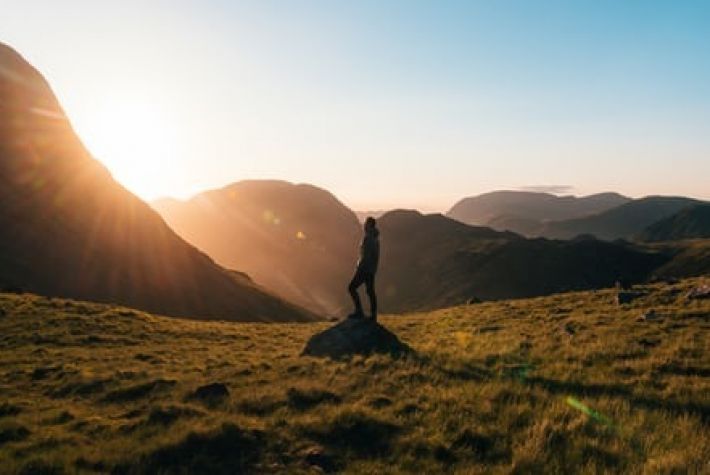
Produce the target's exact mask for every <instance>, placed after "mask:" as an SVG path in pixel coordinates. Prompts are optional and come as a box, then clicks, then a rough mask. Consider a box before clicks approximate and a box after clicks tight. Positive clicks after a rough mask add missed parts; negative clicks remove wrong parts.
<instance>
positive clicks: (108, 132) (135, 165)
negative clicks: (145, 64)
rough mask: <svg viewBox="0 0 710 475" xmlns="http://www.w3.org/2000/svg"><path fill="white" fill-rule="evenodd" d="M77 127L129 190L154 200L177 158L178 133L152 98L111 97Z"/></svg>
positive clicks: (93, 151) (87, 144)
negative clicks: (162, 179) (88, 119)
mask: <svg viewBox="0 0 710 475" xmlns="http://www.w3.org/2000/svg"><path fill="white" fill-rule="evenodd" d="M92 109H93V113H92V114H90V115H89V116H90V117H91V120H90V121H87V122H86V123H80V124H77V131H78V133H79V135H80V136H81V137H82V139H83V140H84V143H85V145H86V146H87V148H88V149H89V151H90V152H91V153H92V155H94V157H96V158H97V159H98V160H100V161H101V162H102V163H103V164H104V165H106V166H107V167H108V169H109V170H110V171H111V173H112V174H113V176H114V178H116V180H118V181H119V182H120V183H121V184H123V185H124V186H125V187H126V188H128V189H129V190H131V191H132V192H134V193H136V194H137V195H139V196H141V197H142V198H146V199H150V198H153V197H155V196H156V195H157V194H158V193H159V190H160V189H161V186H160V183H161V177H165V176H166V174H168V173H169V171H170V168H171V162H172V160H173V158H174V157H175V144H176V143H177V138H178V137H177V135H178V134H177V133H176V132H175V130H174V128H173V124H171V123H170V120H169V117H168V116H167V114H166V111H164V110H162V109H161V107H160V104H157V103H155V102H152V101H150V100H149V99H143V98H141V99H139V98H121V97H111V98H107V99H106V100H104V101H102V102H101V103H100V104H96V105H95V106H94V107H92Z"/></svg>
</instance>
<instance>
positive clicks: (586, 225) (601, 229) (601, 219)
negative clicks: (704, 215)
mask: <svg viewBox="0 0 710 475" xmlns="http://www.w3.org/2000/svg"><path fill="white" fill-rule="evenodd" d="M702 203H703V202H702V201H699V200H695V199H692V198H685V197H668V196H649V197H646V198H640V199H635V200H633V199H631V198H627V197H625V196H622V195H619V194H618V193H601V194H597V195H590V196H585V197H580V198H576V197H573V196H561V197H558V196H555V195H551V194H548V193H531V192H523V191H498V192H492V193H486V194H483V195H479V196H474V197H470V198H465V199H463V200H461V201H459V202H458V203H457V204H456V205H454V206H453V207H452V208H451V210H449V212H448V213H447V216H449V217H451V218H453V219H457V220H459V221H461V222H464V223H467V224H473V225H481V226H490V227H492V228H494V229H498V230H508V231H514V232H517V233H519V234H522V235H524V236H527V237H547V238H551V239H572V238H575V237H577V236H580V235H590V236H594V237H596V238H598V239H604V240H615V239H633V238H634V237H637V236H639V235H641V234H642V233H643V232H644V230H645V229H646V228H647V227H648V226H650V225H652V224H654V223H656V222H657V221H660V220H662V219H666V218H668V217H670V216H672V215H673V214H675V213H678V212H680V211H681V210H684V209H686V208H689V207H691V206H694V205H698V204H702Z"/></svg>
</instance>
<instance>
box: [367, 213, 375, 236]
mask: <svg viewBox="0 0 710 475" xmlns="http://www.w3.org/2000/svg"><path fill="white" fill-rule="evenodd" d="M376 227H377V221H375V218H373V217H372V216H368V218H367V219H366V220H365V232H368V231H372V230H373V229H375V228H376Z"/></svg>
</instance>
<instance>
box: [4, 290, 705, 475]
mask: <svg viewBox="0 0 710 475" xmlns="http://www.w3.org/2000/svg"><path fill="white" fill-rule="evenodd" d="M700 282H701V280H700V279H695V280H688V281H683V282H679V283H675V284H671V285H665V284H657V285H649V286H644V287H643V288H640V289H638V290H639V292H640V293H642V296H640V297H639V298H637V299H635V300H633V301H632V302H631V303H629V304H625V305H621V306H619V305H617V304H616V302H615V293H614V292H612V291H611V290H609V291H599V292H579V293H570V294H563V295H553V296H549V297H544V298H537V299H528V300H517V301H504V302H495V303H479V304H476V305H468V306H462V307H455V308H450V309H444V310H441V311H437V312H430V313H422V314H413V315H404V316H392V317H387V316H385V317H384V318H383V319H382V321H383V323H384V325H385V326H386V327H387V328H388V329H389V330H390V331H392V332H394V333H395V334H397V336H398V337H399V338H400V339H401V340H402V341H403V342H405V343H406V344H407V345H409V346H410V347H411V348H412V349H413V350H414V352H413V353H411V354H406V355H401V356H399V357H395V356H391V355H387V354H373V355H370V356H361V355H355V356H352V357H350V358H345V359H343V360H331V359H323V358H313V357H302V356H300V353H301V351H302V349H303V346H304V345H305V343H306V341H307V340H308V339H309V337H310V336H312V335H313V334H315V333H317V332H319V331H322V330H323V329H325V328H326V327H327V326H328V324H325V323H318V324H308V325H289V324H278V325H275V324H261V325H260V324H229V323H218V322H196V321H187V320H176V319H168V318H162V317H156V316H152V315H148V314H145V313H143V312H137V311H134V310H130V309H123V308H116V307H111V306H107V305H98V304H91V303H86V302H72V301H68V300H62V299H46V298H43V297H36V296H31V295H14V294H0V308H3V309H4V310H5V315H4V316H3V317H2V318H0V391H1V393H2V395H3V398H4V400H3V402H2V403H1V404H0V460H2V462H3V465H2V469H1V470H0V472H9V473H63V472H64V473H66V472H68V473H74V472H77V471H78V472H88V473H91V472H114V473H195V472H196V473H217V474H218V473H243V472H247V473H248V472H266V473H270V472H271V473H274V472H275V473H278V472H296V473H298V472H301V473H308V472H311V471H313V470H322V471H326V472H327V471H345V472H351V473H352V472H354V473H384V472H387V473H389V472H393V471H394V472H418V473H442V472H455V473H476V472H485V473H521V474H522V473H574V472H581V473H604V472H631V473H701V472H703V470H707V461H708V460H710V430H709V428H708V427H709V424H710V380H709V376H710V353H708V351H707V343H708V341H710V301H708V300H692V301H690V300H687V299H686V298H685V295H687V292H688V290H689V289H690V288H691V287H693V286H695V285H699V283H700ZM651 309H653V310H654V312H655V318H654V319H653V320H644V319H643V318H642V315H643V314H644V313H646V312H648V311H649V310H651ZM223 387H224V388H228V391H224V390H222V389H221V388H223ZM200 388H207V389H204V390H203V392H204V394H203V396H204V397H202V396H200V397H192V396H195V395H196V394H197V392H198V390H199V389H200ZM210 395H215V397H216V400H215V401H211V396H210Z"/></svg>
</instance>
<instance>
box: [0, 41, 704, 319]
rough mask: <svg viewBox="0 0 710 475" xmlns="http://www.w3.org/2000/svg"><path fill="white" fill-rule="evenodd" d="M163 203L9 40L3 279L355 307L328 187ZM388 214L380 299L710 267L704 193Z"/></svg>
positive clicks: (238, 189)
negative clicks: (90, 133) (100, 148)
mask: <svg viewBox="0 0 710 475" xmlns="http://www.w3.org/2000/svg"><path fill="white" fill-rule="evenodd" d="M153 207H154V209H155V210H157V211H158V212H159V213H160V215H162V218H161V216H160V215H159V214H158V213H157V212H156V211H154V210H153V209H151V208H150V207H149V206H148V205H146V204H145V203H144V202H142V201H141V200H140V199H138V198H137V197H135V196H134V195H132V194H131V193H129V192H128V191H127V190H125V189H124V188H123V187H122V186H120V185H119V184H118V183H116V182H115V181H114V180H113V178H112V177H111V175H110V174H109V172H108V171H107V170H106V169H105V168H104V167H103V166H102V165H101V164H99V163H98V162H97V161H96V160H94V159H93V158H92V157H91V156H90V155H89V153H88V152H87V151H86V149H85V148H84V147H83V145H82V144H81V142H80V140H79V139H78V137H77V136H76V135H75V133H74V131H73V130H72V128H71V126H70V124H69V122H68V120H67V119H66V116H65V115H64V112H63V111H62V109H61V107H60V105H59V104H58V102H57V100H56V98H55V97H54V95H53V93H52V91H51V89H50V88H49V86H48V84H47V83H46V82H45V80H44V79H43V78H42V76H41V75H40V74H39V73H38V72H37V71H35V70H34V69H33V68H32V67H31V66H30V65H29V64H28V63H26V62H25V61H24V60H23V59H22V58H21V57H20V56H19V55H18V54H17V53H15V52H14V51H13V50H11V49H10V48H8V47H6V46H1V45H0V291H2V290H14V291H18V290H27V291H32V292H35V293H40V294H44V295H48V296H62V297H70V298H77V299H84V300H93V301H100V302H111V303H118V304H124V305H128V306H132V307H136V308H139V309H144V310H147V311H151V312H154V313H162V314H166V315H173V316H185V317H192V318H213V319H224V320H234V321H310V320H315V319H317V318H318V317H317V316H316V315H317V314H319V315H328V316H342V315H344V314H345V313H347V312H348V311H349V309H350V302H349V298H348V294H347V292H346V286H347V283H348V281H349V279H350V277H351V275H352V272H353V270H354V266H355V262H356V260H357V256H358V243H359V240H360V238H361V235H362V229H361V228H362V225H361V223H360V220H359V219H358V216H357V215H356V214H355V213H354V212H353V211H351V210H350V209H348V208H347V207H346V206H344V205H343V204H342V203H341V202H340V201H338V199H337V198H336V197H335V196H333V195H332V194H331V193H329V192H328V191H326V190H322V189H319V188H317V187H314V186H311V185H306V184H292V183H288V182H284V181H274V180H267V181H258V180H252V181H242V182H237V183H234V184H232V185H229V186H226V187H224V188H222V189H219V190H212V191H207V192H204V193H201V194H200V195H197V196H196V197H194V198H192V199H190V200H188V201H177V200H171V199H168V200H159V201H157V202H155V203H153ZM368 214H373V213H368ZM374 214H376V215H379V213H374ZM362 217H363V216H360V218H362ZM166 222H167V224H166ZM378 222H379V227H380V230H381V246H382V251H381V265H380V273H379V275H378V277H377V287H378V289H379V294H380V299H381V308H382V310H383V311H384V312H404V311H411V310H425V309H432V308H436V307H441V306H447V305H452V304H460V303H464V302H467V301H477V300H478V299H483V300H488V299H503V298H514V297H529V296H536V295H545V294H550V293H555V292H562V291H567V290H576V289H580V290H581V289H591V288H598V287H606V286H610V285H612V284H613V283H614V282H615V281H616V280H618V279H623V280H629V281H644V280H647V279H651V278H658V277H660V278H664V277H683V276H691V275H705V274H707V273H709V272H710V240H709V239H703V238H707V237H708V203H706V202H702V201H699V200H694V199H690V198H684V197H659V196H656V197H647V198H642V199H637V200H632V199H630V198H627V197H624V196H622V195H619V194H617V193H602V194H598V195H592V196H587V197H582V198H575V197H569V196H567V197H557V196H555V195H550V194H545V193H531V192H511V191H501V192H494V193H487V194H485V195H481V196H478V197H471V198H466V199H464V200H461V201H460V202H459V203H457V204H456V205H455V206H454V207H453V208H452V209H451V211H449V213H448V216H443V215H440V214H428V215H424V214H421V213H419V212H416V211H404V210H396V211H391V212H387V213H384V214H382V216H379V219H378ZM477 224H478V225H477ZM168 225H169V226H171V227H168ZM492 228H496V229H492ZM173 229H174V230H175V231H173ZM513 231H515V232H513ZM176 233H177V234H176ZM178 234H179V236H178ZM524 236H527V238H526V237H524ZM538 236H546V237H549V238H554V239H547V238H541V237H538ZM530 237H533V238H530ZM595 237H596V238H599V239H602V240H599V239H596V238H595ZM624 240H634V242H633V243H631V242H626V241H624ZM186 241H187V242H186ZM608 241H611V242H608ZM188 242H189V243H190V244H188ZM194 246H196V247H194ZM198 249H201V250H203V251H204V252H206V253H207V254H209V255H210V256H211V257H208V256H207V255H206V254H203V253H202V252H201V251H200V250H198ZM212 259H215V260H216V261H217V262H218V263H219V264H221V265H222V266H226V267H228V268H231V269H239V270H240V271H246V272H247V273H248V274H249V275H250V276H251V277H253V279H254V280H253V281H252V279H251V278H250V277H248V276H247V275H246V274H245V273H243V272H237V271H233V270H227V269H226V268H225V267H221V266H220V265H219V264H217V263H215V262H214V261H213V260H212ZM265 289H269V290H268V291H267V290H265ZM270 292H274V293H275V294H277V295H278V297H277V296H275V295H274V294H271V293H270ZM288 301H291V302H294V303H289V302H288ZM304 307H306V308H307V309H304Z"/></svg>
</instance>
